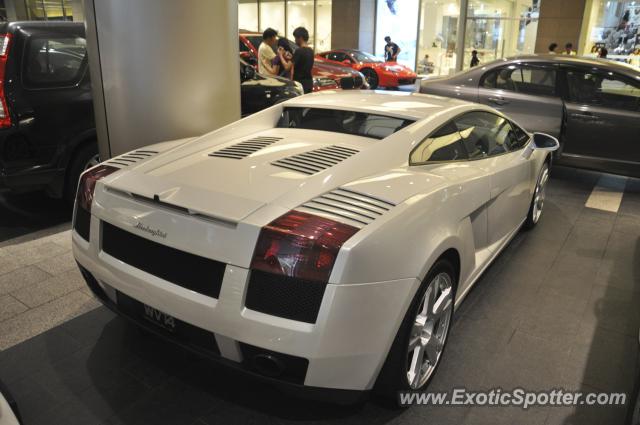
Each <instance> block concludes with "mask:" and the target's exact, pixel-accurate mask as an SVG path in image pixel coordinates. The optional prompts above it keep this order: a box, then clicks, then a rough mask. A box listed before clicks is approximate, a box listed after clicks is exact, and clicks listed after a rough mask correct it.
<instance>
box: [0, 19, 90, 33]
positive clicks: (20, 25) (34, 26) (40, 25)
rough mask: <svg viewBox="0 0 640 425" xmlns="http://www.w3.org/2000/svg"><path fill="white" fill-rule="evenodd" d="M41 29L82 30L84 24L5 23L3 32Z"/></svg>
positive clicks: (48, 22)
mask: <svg viewBox="0 0 640 425" xmlns="http://www.w3.org/2000/svg"><path fill="white" fill-rule="evenodd" d="M21 28H22V29H39V28H78V29H80V28H82V29H83V30H84V22H71V21H14V22H6V23H4V29H3V31H8V32H13V31H16V30H18V29H21Z"/></svg>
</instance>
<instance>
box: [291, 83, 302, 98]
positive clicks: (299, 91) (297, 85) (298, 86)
mask: <svg viewBox="0 0 640 425" xmlns="http://www.w3.org/2000/svg"><path fill="white" fill-rule="evenodd" d="M293 83H294V84H295V88H294V91H295V92H296V93H297V94H298V96H302V95H303V94H304V88H303V87H302V84H300V82H299V81H294V82H293Z"/></svg>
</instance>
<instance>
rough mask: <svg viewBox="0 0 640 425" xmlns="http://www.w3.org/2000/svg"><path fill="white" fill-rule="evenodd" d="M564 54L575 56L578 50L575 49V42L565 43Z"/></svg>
mask: <svg viewBox="0 0 640 425" xmlns="http://www.w3.org/2000/svg"><path fill="white" fill-rule="evenodd" d="M562 54H563V55H569V56H575V54H576V52H575V51H574V50H573V44H572V43H571V42H569V43H567V44H565V45H564V51H563V52H562Z"/></svg>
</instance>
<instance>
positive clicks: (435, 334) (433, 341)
mask: <svg viewBox="0 0 640 425" xmlns="http://www.w3.org/2000/svg"><path fill="white" fill-rule="evenodd" d="M455 288H456V274H455V270H454V268H453V266H452V265H451V263H450V262H449V261H447V260H445V259H441V260H439V261H438V262H436V264H435V265H434V266H433V267H432V268H431V270H430V271H429V273H428V274H427V277H426V279H425V280H424V282H423V283H422V285H421V287H420V289H419V290H418V292H417V294H416V296H415V298H414V300H413V302H412V303H411V306H410V308H409V310H408V311H407V313H406V316H405V318H404V320H403V322H402V325H401V326H400V329H399V330H398V334H397V335H396V338H395V340H394V342H393V345H392V347H391V350H390V351H389V355H388V356H387V360H386V362H385V364H384V366H383V368H382V370H381V372H380V375H379V377H378V381H377V382H376V387H375V392H376V393H377V394H378V395H382V396H384V397H385V398H387V399H389V398H393V399H396V400H397V398H396V397H397V393H398V391H408V390H412V391H420V390H423V389H424V388H425V387H426V386H427V384H428V383H429V381H430V380H431V378H432V377H433V375H434V373H435V371H436V368H437V367H438V365H439V363H440V358H441V357H442V353H443V351H444V347H445V345H446V342H447V337H448V336H449V328H450V327H451V321H452V318H453V304H454V296H455Z"/></svg>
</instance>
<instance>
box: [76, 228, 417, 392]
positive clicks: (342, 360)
mask: <svg viewBox="0 0 640 425" xmlns="http://www.w3.org/2000/svg"><path fill="white" fill-rule="evenodd" d="M90 228H91V232H90V234H91V238H90V240H91V242H87V241H86V240H84V239H83V238H82V237H81V236H80V235H79V234H78V233H77V232H76V231H75V230H74V231H73V233H72V234H73V236H72V239H73V253H74V256H75V258H76V260H77V262H78V263H79V264H80V266H81V269H83V270H84V274H85V277H86V278H87V281H88V284H89V287H91V289H92V290H93V291H94V292H95V293H96V294H97V295H98V297H99V298H100V299H101V300H102V301H103V303H104V304H105V305H107V307H109V308H111V309H113V310H114V311H116V312H118V313H119V314H122V315H124V316H128V317H129V318H130V319H132V320H135V321H137V322H140V320H136V319H135V318H132V317H130V315H128V314H126V312H123V311H122V309H121V308H120V307H119V305H118V298H117V297H118V295H117V294H118V293H121V294H124V295H125V296H127V297H130V298H131V299H133V300H136V301H138V302H141V303H144V304H146V305H148V306H152V307H154V308H156V309H158V310H160V311H162V312H164V313H167V314H169V315H171V316H173V317H175V318H176V319H178V320H179V321H182V322H184V323H186V324H188V325H191V326H193V327H196V328H198V329H199V330H204V331H206V332H209V333H210V334H211V335H212V338H215V342H216V344H215V345H216V347H217V351H218V352H215V350H208V351H207V350H205V351H203V350H199V349H198V348H197V347H196V348H195V351H198V352H200V353H201V354H204V355H207V356H208V357H210V358H213V359H215V360H218V361H221V362H222V363H225V364H227V365H229V366H232V367H234V368H236V369H241V370H243V371H245V372H249V373H252V374H257V375H261V376H262V378H265V379H268V380H270V381H272V382H276V383H278V384H279V385H282V386H285V387H289V388H293V389H301V388H305V389H308V391H306V395H309V396H310V397H312V398H324V399H326V398H329V399H331V400H333V401H338V400H336V399H335V397H337V399H339V400H348V401H354V400H357V399H358V398H360V397H361V396H362V394H355V393H360V392H362V391H366V390H370V389H371V388H372V387H373V385H374V383H375V380H376V378H377V375H378V372H379V370H380V368H381V367H382V364H383V363H384V360H385V359H386V354H387V352H388V350H389V347H390V346H391V343H392V341H393V338H394V337H395V334H396V331H397V329H398V326H399V324H400V322H401V320H402V317H403V316H404V312H405V311H406V308H407V306H408V303H409V302H410V300H411V297H412V294H413V293H414V292H415V290H417V287H418V282H417V280H416V279H402V280H396V281H388V282H376V283H367V284H355V285H342V284H340V285H337V284H329V285H327V287H326V290H325V293H324V297H323V299H322V303H321V306H320V311H319V314H318V319H317V321H316V322H315V323H305V322H299V321H295V320H290V319H285V318H282V317H276V316H271V315H268V314H265V313H261V312H257V311H253V310H250V309H248V308H246V307H245V305H244V303H245V297H246V293H247V283H248V281H249V275H250V272H249V270H247V269H245V268H242V267H237V266H233V265H230V264H227V265H226V267H225V272H224V277H223V281H222V286H221V290H220V295H219V297H218V298H217V299H216V298H212V297H208V296H205V295H202V294H199V293H195V292H193V291H190V290H188V289H185V288H183V287H181V286H177V285H174V284H172V283H170V282H168V281H165V280H163V279H160V278H158V277H156V276H153V275H151V274H149V273H146V272H143V271H142V270H139V269H136V268H134V267H132V266H130V265H128V264H124V263H123V262H122V261H119V260H116V259H115V258H113V257H111V256H109V255H108V254H106V253H105V252H103V251H101V249H100V246H101V243H100V240H99V237H97V235H100V234H101V223H100V220H99V219H98V218H97V217H95V216H92V217H91V225H90ZM92 280H93V281H92ZM143 322H144V321H143ZM142 326H145V327H151V330H153V331H156V333H158V329H157V328H158V326H156V325H155V324H150V323H142ZM153 328H156V329H153ZM169 339H171V338H169ZM175 342H177V343H179V344H181V345H184V346H187V347H188V348H191V349H194V347H193V346H192V344H190V343H189V342H188V341H187V343H186V344H185V343H184V341H175ZM247 347H249V348H251V349H252V350H254V351H253V352H255V350H258V352H260V353H263V354H264V353H266V354H267V355H274V356H276V357H278V356H282V357H283V358H284V359H285V360H284V361H285V364H286V363H287V361H288V359H289V357H291V358H294V359H298V360H295V362H298V361H299V359H302V361H304V363H305V364H306V365H307V367H306V370H305V371H303V372H302V375H301V376H300V377H299V378H300V379H297V380H296V379H288V378H287V377H286V376H265V374H264V373H263V371H262V370H257V369H256V368H255V367H254V366H255V359H254V358H247V356H248V355H249V354H248V353H249V352H248V351H247ZM336 389H338V390H341V391H337V392H336V391H333V390H336ZM323 390H331V391H332V394H333V396H332V397H326V396H322V393H323ZM354 392H355V393H354Z"/></svg>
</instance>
